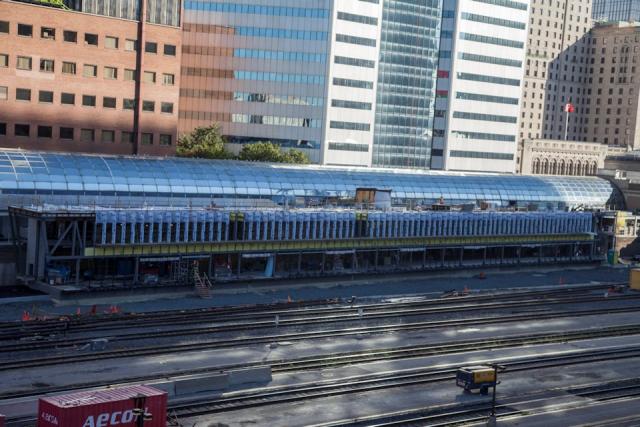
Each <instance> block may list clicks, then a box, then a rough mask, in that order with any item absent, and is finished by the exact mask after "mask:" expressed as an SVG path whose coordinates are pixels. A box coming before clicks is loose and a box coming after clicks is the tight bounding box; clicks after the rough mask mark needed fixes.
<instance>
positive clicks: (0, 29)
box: [0, 21, 9, 34]
mask: <svg viewBox="0 0 640 427" xmlns="http://www.w3.org/2000/svg"><path fill="white" fill-rule="evenodd" d="M0 33H5V34H9V21H0Z"/></svg>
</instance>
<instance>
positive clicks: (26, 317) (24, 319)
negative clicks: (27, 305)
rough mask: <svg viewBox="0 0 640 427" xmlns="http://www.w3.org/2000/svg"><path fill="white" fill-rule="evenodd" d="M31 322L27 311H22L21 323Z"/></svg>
mask: <svg viewBox="0 0 640 427" xmlns="http://www.w3.org/2000/svg"><path fill="white" fill-rule="evenodd" d="M29 320H31V316H29V312H28V311H23V312H22V321H23V322H27V321H29Z"/></svg>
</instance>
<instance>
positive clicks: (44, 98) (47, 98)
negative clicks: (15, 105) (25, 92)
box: [38, 90, 53, 104]
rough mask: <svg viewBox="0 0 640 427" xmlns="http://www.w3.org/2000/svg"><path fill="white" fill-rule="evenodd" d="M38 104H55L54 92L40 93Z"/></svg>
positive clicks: (44, 91)
mask: <svg viewBox="0 0 640 427" xmlns="http://www.w3.org/2000/svg"><path fill="white" fill-rule="evenodd" d="M38 102H44V103H46V104H52V103H53V92H52V91H50V90H41V91H40V92H38Z"/></svg>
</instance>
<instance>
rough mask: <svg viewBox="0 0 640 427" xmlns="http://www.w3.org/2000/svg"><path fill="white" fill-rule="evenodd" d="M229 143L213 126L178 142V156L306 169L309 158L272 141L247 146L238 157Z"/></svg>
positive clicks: (298, 151)
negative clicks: (302, 166) (279, 164)
mask: <svg viewBox="0 0 640 427" xmlns="http://www.w3.org/2000/svg"><path fill="white" fill-rule="evenodd" d="M225 143H226V140H225V138H224V136H222V135H221V134H220V127H219V126H218V125H217V124H212V125H211V126H207V127H199V128H195V129H194V130H193V131H191V133H188V134H185V135H182V137H181V138H180V139H179V140H178V146H177V148H176V154H177V155H178V156H180V157H196V158H201V159H238V160H247V161H252V162H273V163H296V164H301V165H306V164H308V163H310V161H309V157H308V156H307V155H306V154H305V153H304V152H302V151H300V150H296V149H292V150H289V151H286V152H285V151H282V150H281V149H280V146H279V145H277V144H274V143H272V142H269V141H264V142H256V143H254V144H245V145H244V146H243V147H242V150H241V151H240V154H239V155H238V156H234V155H233V154H232V153H230V152H229V151H227V150H226V148H225Z"/></svg>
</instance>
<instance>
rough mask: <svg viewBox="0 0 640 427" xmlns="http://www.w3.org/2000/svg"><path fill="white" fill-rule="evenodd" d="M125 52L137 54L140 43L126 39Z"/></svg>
mask: <svg viewBox="0 0 640 427" xmlns="http://www.w3.org/2000/svg"><path fill="white" fill-rule="evenodd" d="M124 50H126V51H128V52H135V51H136V50H138V41H137V40H130V39H126V40H125V41H124Z"/></svg>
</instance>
